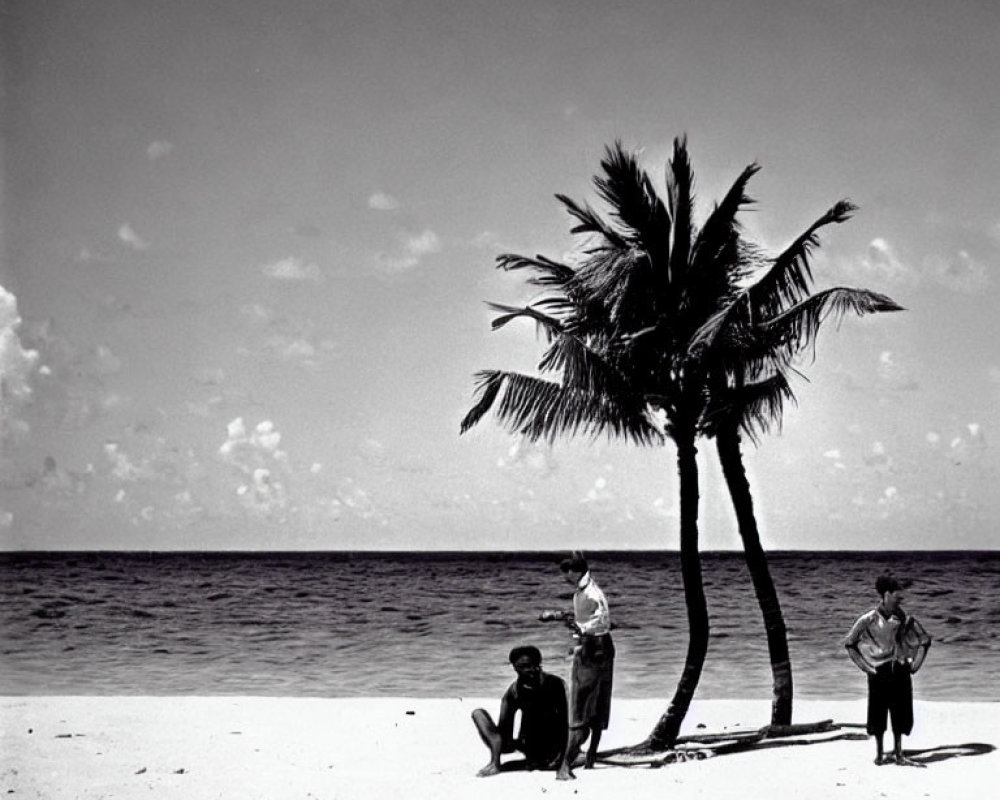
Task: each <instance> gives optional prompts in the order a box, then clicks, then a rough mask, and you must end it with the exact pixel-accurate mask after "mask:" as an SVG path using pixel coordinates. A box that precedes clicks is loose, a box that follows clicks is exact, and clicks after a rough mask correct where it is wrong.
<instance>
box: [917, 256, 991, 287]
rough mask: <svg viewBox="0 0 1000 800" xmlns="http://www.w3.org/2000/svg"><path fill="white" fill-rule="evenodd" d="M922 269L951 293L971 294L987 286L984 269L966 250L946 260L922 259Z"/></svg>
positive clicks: (987, 278) (929, 257) (931, 257)
mask: <svg viewBox="0 0 1000 800" xmlns="http://www.w3.org/2000/svg"><path fill="white" fill-rule="evenodd" d="M924 268H925V270H926V271H927V273H928V274H929V275H930V276H931V277H932V278H933V279H934V280H936V281H937V282H938V283H940V284H941V285H942V286H944V287H945V288H947V289H951V290H952V291H953V292H960V293H962V294H972V293H974V292H978V291H981V290H982V289H984V288H985V287H986V286H987V285H988V284H989V277H988V275H987V274H986V269H985V268H984V267H983V265H982V264H981V263H979V262H978V261H976V260H975V259H973V258H972V256H971V255H969V253H968V252H967V251H966V250H959V251H958V252H957V253H955V254H954V255H952V256H950V257H947V258H944V257H941V256H928V257H927V258H926V259H924Z"/></svg>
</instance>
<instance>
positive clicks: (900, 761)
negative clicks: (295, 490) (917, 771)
mask: <svg viewBox="0 0 1000 800" xmlns="http://www.w3.org/2000/svg"><path fill="white" fill-rule="evenodd" d="M896 766H897V767H926V766H927V765H926V764H921V763H920V762H919V761H914V760H913V759H912V758H907V757H906V756H904V755H903V754H902V753H899V754H898V755H897V756H896Z"/></svg>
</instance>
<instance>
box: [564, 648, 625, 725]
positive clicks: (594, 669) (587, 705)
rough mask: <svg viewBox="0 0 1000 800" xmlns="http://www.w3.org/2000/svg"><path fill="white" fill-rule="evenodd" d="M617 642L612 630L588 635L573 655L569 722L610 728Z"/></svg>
mask: <svg viewBox="0 0 1000 800" xmlns="http://www.w3.org/2000/svg"><path fill="white" fill-rule="evenodd" d="M614 668H615V645H614V642H613V641H612V640H611V634H610V633H605V634H604V635H603V636H584V637H582V639H581V642H580V648H579V649H578V650H577V652H576V654H575V655H574V656H573V668H572V671H571V675H570V690H569V695H570V698H569V726H570V727H571V728H598V729H599V730H607V727H608V721H609V720H610V719H611V686H612V678H613V677H614Z"/></svg>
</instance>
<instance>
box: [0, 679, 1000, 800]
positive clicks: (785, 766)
mask: <svg viewBox="0 0 1000 800" xmlns="http://www.w3.org/2000/svg"><path fill="white" fill-rule="evenodd" d="M478 706H483V707H485V708H486V709H487V710H488V711H489V712H490V713H491V714H493V715H494V716H495V715H496V714H497V712H498V706H499V700H498V699H497V698H493V699H489V700H474V699H468V698H466V699H457V698H456V699H420V700H414V699H406V698H377V699H361V698H358V699H311V698H259V697H253V698H250V697H4V698H0V796H2V797H9V798H12V799H13V800H18V799H19V798H45V800H60V798H128V799H129V800H130V799H131V798H146V797H150V798H158V799H159V798H178V799H180V798H183V799H184V800H202V799H203V798H234V799H236V798H238V799H239V800H247V798H316V800H333V799H334V798H342V799H344V800H348V799H349V800H355V799H359V800H361V799H364V798H407V799H408V800H411V799H413V798H435V799H437V798H443V799H444V800H462V799H463V798H482V800H491V799H492V798H496V799H497V800H500V798H503V800H509V798H511V797H517V798H526V797H545V798H546V799H548V798H580V797H593V798H602V800H606V799H607V798H613V797H621V798H633V799H635V800H643V798H649V799H650V800H652V799H653V798H657V800H660V799H661V798H665V797H667V798H671V800H675V799H676V798H695V797H697V798H711V799H712V800H724V798H741V799H746V798H758V797H759V798H765V797H766V798H768V799H769V800H781V799H782V798H795V799H796V800H799V799H800V798H813V799H815V798H820V799H822V798H844V799H845V800H847V799H848V798H849V799H850V800H861V799H862V798H879V799H881V798H906V800H920V798H925V797H930V798H962V797H969V798H979V797H987V796H990V795H991V794H992V790H993V789H995V787H996V784H997V783H998V782H1000V752H997V751H996V750H995V748H996V747H997V746H1000V703H951V702H949V703H931V702H919V701H918V702H917V704H916V726H915V728H914V731H913V735H912V736H910V737H908V738H907V739H906V740H905V742H906V748H907V750H909V751H911V752H913V751H923V752H916V753H915V755H916V757H917V758H919V759H921V760H923V761H924V762H925V763H926V766H925V767H923V768H915V767H897V766H895V765H892V766H882V767H876V766H875V765H874V764H873V763H872V758H873V753H874V747H873V744H872V742H871V740H870V739H862V738H860V736H859V731H858V729H853V728H851V729H843V730H841V731H839V732H837V733H836V734H834V735H833V736H834V738H831V735H830V734H827V735H824V736H812V737H797V738H795V739H793V740H791V741H786V740H778V741H777V742H764V743H761V744H759V745H757V746H755V747H754V749H752V750H751V751H749V752H738V753H730V754H719V755H715V756H714V757H710V758H706V759H704V760H691V761H686V762H684V763H676V764H668V765H665V766H663V767H660V768H656V769H653V768H649V767H619V766H607V765H598V766H597V768H595V769H593V770H589V771H584V770H582V769H578V770H577V772H576V774H577V780H575V781H569V782H559V781H556V780H555V776H554V775H553V774H552V773H547V772H507V773H502V774H500V775H497V776H494V777H491V778H477V777H475V773H476V771H477V769H478V768H479V767H480V766H482V765H483V764H484V763H485V762H486V760H487V753H486V749H485V748H484V747H483V745H482V744H481V742H480V741H479V738H478V736H477V735H476V733H475V730H474V728H473V727H472V723H471V721H470V718H469V715H470V713H471V711H472V710H473V709H474V708H476V707H478ZM664 708H666V701H658V700H616V701H615V704H614V708H613V711H612V720H611V727H610V728H609V730H608V731H607V732H606V733H605V736H604V740H603V741H602V743H601V744H602V747H601V749H602V750H603V749H605V748H606V747H607V748H613V747H616V746H620V745H627V744H634V743H636V742H639V741H641V740H642V739H643V738H645V736H646V734H647V733H648V732H649V731H650V729H651V728H652V725H653V724H654V723H655V721H656V719H657V718H658V716H659V714H660V713H661V711H662V710H663V709H664ZM864 710H865V709H864V700H863V699H859V700H857V701H849V702H844V701H829V702H828V701H798V702H797V704H796V713H795V721H796V722H816V721H819V720H823V719H832V720H834V721H836V722H839V723H860V722H862V721H863V719H864ZM767 720H768V703H767V702H766V701H739V700H711V701H701V702H698V701H696V702H695V704H694V705H693V706H692V708H691V711H690V713H689V714H688V717H687V719H686V720H685V725H684V729H683V731H682V733H683V734H691V733H698V732H713V733H718V732H724V731H727V730H732V729H734V728H747V727H758V726H760V725H762V724H765V723H766V722H767ZM699 726H704V728H702V727H699ZM862 733H863V732H862ZM845 734H847V736H845ZM795 742H798V744H796V743H795ZM887 744H890V745H891V737H887Z"/></svg>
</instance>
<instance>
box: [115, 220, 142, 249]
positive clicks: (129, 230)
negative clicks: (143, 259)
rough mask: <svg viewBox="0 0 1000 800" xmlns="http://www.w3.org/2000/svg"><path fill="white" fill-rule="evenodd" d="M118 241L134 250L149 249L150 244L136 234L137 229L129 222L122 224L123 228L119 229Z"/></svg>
mask: <svg viewBox="0 0 1000 800" xmlns="http://www.w3.org/2000/svg"><path fill="white" fill-rule="evenodd" d="M118 239H119V240H120V241H122V242H124V243H125V244H127V245H128V246H129V247H131V248H132V249H133V250H148V249H149V243H148V242H146V240H145V239H143V238H142V237H141V236H140V235H139V234H138V233H136V231H135V229H134V228H133V227H132V226H131V225H129V224H128V223H127V222H126V223H124V224H122V226H121V227H120V228H119V229H118Z"/></svg>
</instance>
